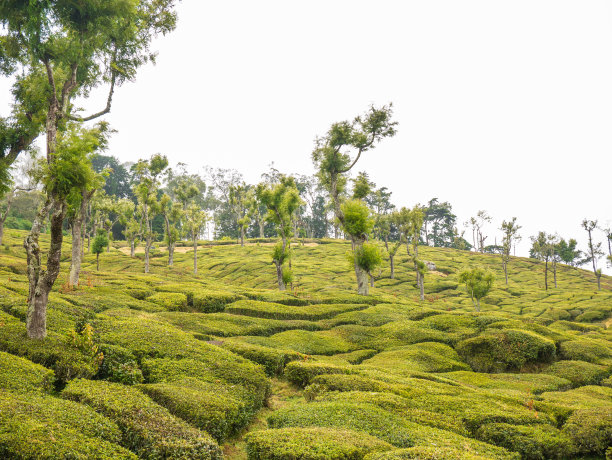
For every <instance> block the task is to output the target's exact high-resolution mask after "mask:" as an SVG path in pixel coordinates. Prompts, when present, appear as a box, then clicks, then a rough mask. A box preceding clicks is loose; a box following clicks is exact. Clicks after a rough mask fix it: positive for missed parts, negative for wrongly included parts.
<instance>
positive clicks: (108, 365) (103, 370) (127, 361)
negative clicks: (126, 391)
mask: <svg viewBox="0 0 612 460" xmlns="http://www.w3.org/2000/svg"><path fill="white" fill-rule="evenodd" d="M100 350H101V352H102V355H103V357H104V358H103V360H102V364H101V365H100V368H99V369H98V374H97V376H96V377H97V378H99V379H104V380H109V381H110V382H117V383H122V384H124V385H135V384H137V383H142V381H143V376H142V371H141V370H140V367H139V366H138V362H137V361H136V357H135V356H134V355H133V354H132V353H131V352H130V351H128V350H126V349H125V348H123V347H120V346H117V345H102V346H101V347H100Z"/></svg>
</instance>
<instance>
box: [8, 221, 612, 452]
mask: <svg viewBox="0 0 612 460" xmlns="http://www.w3.org/2000/svg"><path fill="white" fill-rule="evenodd" d="M24 235H25V232H22V231H17V230H7V231H6V235H5V240H4V246H3V247H2V248H0V458H37V459H38V458H48V459H56V458H68V457H69V458H107V459H111V458H112V459H115V458H126V459H128V458H151V459H153V458H155V459H156V458H171V459H179V458H182V459H183V458H194V459H200V458H202V459H208V458H210V459H218V458H228V459H234V458H235V459H245V458H249V459H253V460H255V459H297V458H304V459H362V458H364V459H368V460H382V459H411V458H415V459H416V458H418V459H471V460H475V459H490V458H492V459H518V458H525V459H547V458H560V459H563V458H567V459H570V458H585V459H586V458H600V459H603V458H606V451H607V455H608V458H610V457H611V456H612V449H611V448H610V446H611V445H612V377H611V375H612V343H611V342H612V330H611V329H610V327H609V326H610V324H612V321H611V317H612V278H611V277H606V276H604V277H602V290H601V291H597V285H596V281H595V277H594V275H593V273H592V272H588V271H585V270H581V269H576V268H572V267H569V266H564V265H563V266H560V267H559V268H558V273H557V284H558V287H556V288H555V287H554V284H553V283H552V274H551V275H550V277H551V278H550V281H549V283H550V285H549V289H548V290H547V291H546V290H544V274H543V264H542V263H540V262H538V261H535V260H532V259H525V258H513V259H512V261H511V263H510V267H509V273H510V281H509V285H508V286H506V285H505V284H504V282H503V273H502V270H501V263H500V260H499V256H494V255H486V254H476V253H471V252H465V251H458V250H451V249H442V248H431V247H421V248H419V251H420V254H422V257H423V259H424V260H427V261H431V262H433V263H435V264H436V270H435V271H433V272H429V273H428V274H427V275H426V277H425V293H426V299H425V301H423V302H420V301H419V297H418V294H419V293H418V289H417V287H416V284H415V279H414V271H413V270H412V268H411V264H410V263H409V261H408V257H407V255H406V252H405V249H400V253H399V255H398V257H397V258H396V279H395V280H391V279H389V278H388V274H389V271H388V267H386V266H385V269H384V270H382V272H381V273H380V276H379V277H378V278H379V279H377V280H376V282H375V287H373V288H372V289H371V293H372V295H371V296H368V297H363V296H358V295H356V294H355V293H354V289H355V281H354V273H352V272H351V270H349V267H348V263H347V261H346V255H345V254H346V252H347V251H348V250H349V249H350V245H349V243H347V242H340V241H336V240H313V241H308V242H307V243H306V244H303V245H302V244H301V243H299V242H296V243H294V255H293V259H292V265H293V271H294V272H295V274H296V281H295V284H294V294H293V295H291V294H283V293H280V292H278V291H277V290H275V289H274V287H275V284H276V279H275V277H276V275H275V271H274V267H273V265H272V264H271V261H270V250H271V247H270V243H269V242H266V241H262V242H259V243H258V242H252V243H249V245H247V246H246V247H240V246H239V245H236V244H215V245H212V244H206V243H203V244H202V245H201V247H200V248H199V249H198V271H199V274H200V275H199V276H198V277H197V278H194V277H192V276H191V267H192V258H193V252H191V251H190V250H189V249H188V248H185V250H181V249H182V248H179V250H177V254H175V265H174V267H172V268H168V267H167V254H165V253H164V252H163V251H161V250H159V249H158V250H157V252H156V253H155V254H154V256H153V258H152V263H151V273H150V274H147V275H145V274H144V273H142V266H143V261H142V254H137V257H136V258H134V259H132V258H130V257H129V254H128V255H126V254H125V253H124V252H123V251H122V250H121V246H122V244H121V242H119V243H118V244H117V247H116V248H113V249H112V250H111V252H110V253H104V254H102V255H101V257H100V271H99V272H96V271H95V267H96V263H95V257H94V256H92V255H86V256H85V260H84V263H83V269H84V272H83V273H82V277H81V286H80V287H79V288H78V289H77V290H74V291H71V290H68V289H67V288H66V287H65V284H64V283H65V281H66V272H67V268H68V264H69V260H68V259H69V255H70V251H69V243H70V241H69V239H67V243H68V244H66V245H65V248H64V249H63V257H64V259H63V260H64V262H63V264H64V265H63V270H62V274H61V275H60V278H58V281H57V282H56V285H55V288H54V291H53V292H52V294H51V297H50V303H49V310H48V330H49V332H48V337H47V339H45V340H44V341H43V342H34V341H29V340H27V339H26V337H25V325H24V321H25V315H26V298H27V290H28V285H27V278H26V276H25V254H24V251H23V247H22V241H23V236H24ZM42 239H43V245H44V244H45V243H46V242H45V240H44V236H43V238H42ZM476 265H481V266H484V267H488V268H489V269H491V270H492V271H493V272H495V274H496V278H497V281H496V283H495V287H494V289H493V290H492V291H491V292H490V293H489V295H488V296H487V297H485V298H484V299H483V302H482V311H481V312H480V313H475V312H474V307H473V306H472V302H471V300H470V298H469V297H468V296H467V295H466V293H465V290H464V289H463V287H462V286H460V285H459V284H458V282H457V275H458V272H459V271H461V270H462V269H464V268H466V267H469V266H476Z"/></svg>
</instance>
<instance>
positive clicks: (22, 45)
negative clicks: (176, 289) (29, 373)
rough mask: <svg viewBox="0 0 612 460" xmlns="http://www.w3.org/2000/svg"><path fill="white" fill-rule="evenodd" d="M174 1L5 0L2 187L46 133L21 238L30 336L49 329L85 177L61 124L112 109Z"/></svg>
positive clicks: (165, 26) (0, 18)
mask: <svg viewBox="0 0 612 460" xmlns="http://www.w3.org/2000/svg"><path fill="white" fill-rule="evenodd" d="M172 7H173V0H141V1H138V2H136V1H129V2H127V1H125V0H108V1H105V2H74V1H72V0H57V1H53V2H51V1H34V2H30V1H16V2H8V1H4V2H1V3H0V23H1V24H2V31H1V32H0V34H1V39H0V71H1V72H2V73H3V74H4V75H7V76H14V77H15V84H14V86H13V97H14V103H13V104H12V107H13V110H12V114H11V116H10V117H8V118H2V119H0V188H6V187H5V186H4V180H5V178H6V175H7V174H6V171H7V169H8V166H10V164H11V163H12V162H13V161H14V160H15V159H16V158H17V156H18V155H19V154H20V153H21V152H23V151H24V150H25V149H27V148H28V147H29V146H30V145H31V144H32V142H33V141H34V139H35V138H36V137H37V136H38V135H39V133H40V132H43V131H44V133H45V135H46V150H47V151H46V163H47V180H46V186H45V188H44V192H45V194H46V198H45V202H44V204H43V206H42V207H41V209H40V211H39V212H38V214H37V216H36V218H35V220H34V222H33V225H32V231H31V232H30V234H29V235H28V236H27V237H26V239H25V241H24V246H25V248H26V252H27V263H28V280H29V285H30V288H29V290H30V293H29V296H28V315H27V321H26V323H27V324H26V327H27V330H28V336H29V337H30V338H35V339H42V338H44V337H45V336H46V316H47V314H46V308H47V302H48V296H49V292H50V291H51V288H52V287H53V284H54V283H55V280H56V279H57V276H58V274H59V270H60V256H61V248H62V242H63V233H62V224H63V221H64V218H65V216H66V212H67V204H66V199H67V196H68V194H69V192H70V189H71V188H78V187H80V186H81V185H82V179H83V177H82V176H79V175H75V174H73V173H74V171H70V170H67V169H66V168H65V159H62V158H61V156H60V155H58V152H57V140H58V131H61V130H62V129H63V126H64V124H65V122H66V121H67V120H74V121H81V122H84V121H89V120H93V119H95V118H98V117H100V116H103V115H105V114H106V113H108V112H109V111H110V108H111V102H112V96H113V92H114V90H115V87H116V86H119V85H120V84H122V83H123V82H125V81H128V80H131V79H133V78H134V76H135V74H136V70H137V69H138V67H140V66H141V65H143V64H145V63H146V62H148V61H150V60H152V59H153V57H154V55H153V54H152V53H151V51H150V43H151V40H152V38H153V37H154V36H155V35H156V34H158V33H166V32H169V31H170V30H172V29H173V28H174V26H175V22H176V18H175V15H174V13H173V12H172ZM101 83H107V84H108V85H109V92H108V97H107V102H106V106H105V107H104V108H103V109H102V110H100V111H98V112H96V113H93V114H91V115H86V116H81V115H79V114H77V112H78V110H79V109H78V106H77V105H75V104H74V103H73V98H74V97H75V96H87V95H88V94H89V92H90V90H91V89H92V88H94V87H96V86H98V85H100V84H101ZM73 160H74V158H73ZM62 162H64V164H62ZM47 216H50V221H51V222H50V231H51V238H50V239H51V243H50V245H49V252H48V254H47V259H46V261H47V262H46V269H43V268H42V256H41V250H40V245H39V241H38V240H39V235H40V232H41V229H42V228H43V225H44V222H45V221H46V219H47Z"/></svg>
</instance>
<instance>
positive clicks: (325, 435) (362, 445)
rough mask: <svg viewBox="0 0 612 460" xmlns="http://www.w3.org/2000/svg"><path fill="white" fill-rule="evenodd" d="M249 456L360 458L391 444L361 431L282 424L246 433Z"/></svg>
mask: <svg viewBox="0 0 612 460" xmlns="http://www.w3.org/2000/svg"><path fill="white" fill-rule="evenodd" d="M246 443H247V455H248V459H249V460H289V459H295V458H299V459H302V460H361V459H363V458H364V456H365V455H366V454H367V453H369V452H376V451H384V450H387V449H391V446H390V445H389V444H387V443H386V442H384V441H381V440H379V439H376V438H375V437H373V436H369V435H367V434H365V433H359V432H355V431H351V430H346V429H328V428H317V427H314V428H282V429H276V430H261V431H254V432H252V433H249V434H248V435H247V437H246Z"/></svg>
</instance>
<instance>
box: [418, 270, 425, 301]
mask: <svg viewBox="0 0 612 460" xmlns="http://www.w3.org/2000/svg"><path fill="white" fill-rule="evenodd" d="M419 289H420V291H421V292H420V293H421V300H425V277H424V276H423V275H422V274H420V273H419Z"/></svg>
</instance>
